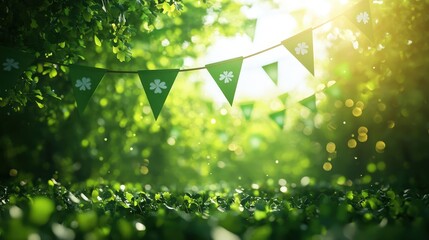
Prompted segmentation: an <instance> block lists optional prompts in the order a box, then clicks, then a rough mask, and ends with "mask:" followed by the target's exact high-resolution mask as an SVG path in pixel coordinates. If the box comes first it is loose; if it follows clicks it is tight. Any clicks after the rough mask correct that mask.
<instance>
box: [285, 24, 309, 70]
mask: <svg viewBox="0 0 429 240" xmlns="http://www.w3.org/2000/svg"><path fill="white" fill-rule="evenodd" d="M282 44H283V46H285V47H286V48H287V50H289V52H291V53H292V55H294V56H295V57H296V58H297V59H298V61H300V62H301V63H302V65H304V67H306V68H307V69H308V71H310V73H311V74H313V75H314V54H313V29H311V28H310V29H307V30H305V31H303V32H301V33H298V34H297V35H295V36H292V37H290V38H288V39H286V40H284V41H283V42H282Z"/></svg>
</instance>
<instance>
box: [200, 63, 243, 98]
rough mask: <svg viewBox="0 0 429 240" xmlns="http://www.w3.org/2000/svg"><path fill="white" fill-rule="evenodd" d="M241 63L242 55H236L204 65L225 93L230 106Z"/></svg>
mask: <svg viewBox="0 0 429 240" xmlns="http://www.w3.org/2000/svg"><path fill="white" fill-rule="evenodd" d="M242 64H243V57H238V58H233V59H229V60H225V61H222V62H217V63H211V64H207V65H206V68H207V71H208V72H209V73H210V75H211V76H212V77H213V79H214V80H215V82H216V84H217V85H218V86H219V88H220V90H222V92H223V95H225V97H226V99H227V100H228V102H229V104H231V106H232V103H233V101H234V96H235V90H236V88H237V83H238V78H239V76H240V71H241V65H242Z"/></svg>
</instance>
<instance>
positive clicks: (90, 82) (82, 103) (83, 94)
mask: <svg viewBox="0 0 429 240" xmlns="http://www.w3.org/2000/svg"><path fill="white" fill-rule="evenodd" d="M106 72H107V70H106V69H101V68H93V67H85V66H79V65H70V73H69V76H70V78H71V81H72V84H73V93H74V97H75V99H76V105H77V109H78V110H79V112H80V113H83V111H84V110H85V108H86V106H87V105H88V102H89V100H90V99H91V96H92V94H94V92H95V89H96V88H97V86H98V84H99V83H100V81H101V79H103V77H104V74H106Z"/></svg>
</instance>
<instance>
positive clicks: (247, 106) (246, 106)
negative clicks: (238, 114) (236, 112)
mask: <svg viewBox="0 0 429 240" xmlns="http://www.w3.org/2000/svg"><path fill="white" fill-rule="evenodd" d="M254 105H255V104H254V103H243V104H241V105H240V108H241V111H242V112H243V116H244V118H245V119H246V120H247V121H249V120H250V118H251V117H252V111H253V106H254Z"/></svg>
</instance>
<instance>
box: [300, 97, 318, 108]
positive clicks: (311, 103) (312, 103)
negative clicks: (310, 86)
mask: <svg viewBox="0 0 429 240" xmlns="http://www.w3.org/2000/svg"><path fill="white" fill-rule="evenodd" d="M299 103H300V104H301V105H303V106H304V107H306V108H308V109H310V110H311V111H312V112H317V108H316V95H314V94H313V95H311V96H310V97H307V98H304V99H303V100H301V101H299Z"/></svg>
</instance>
